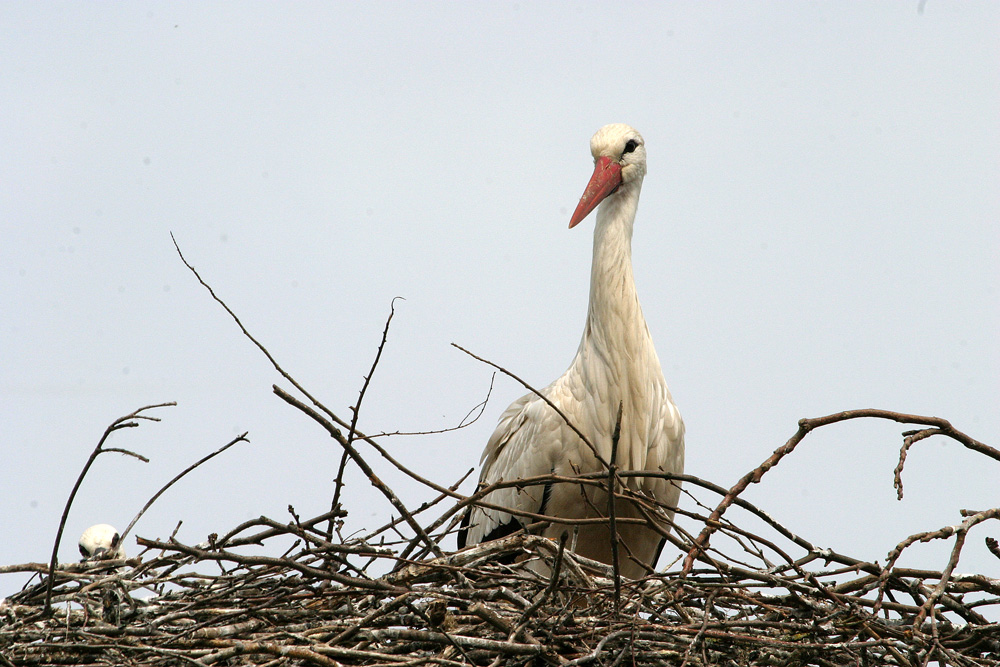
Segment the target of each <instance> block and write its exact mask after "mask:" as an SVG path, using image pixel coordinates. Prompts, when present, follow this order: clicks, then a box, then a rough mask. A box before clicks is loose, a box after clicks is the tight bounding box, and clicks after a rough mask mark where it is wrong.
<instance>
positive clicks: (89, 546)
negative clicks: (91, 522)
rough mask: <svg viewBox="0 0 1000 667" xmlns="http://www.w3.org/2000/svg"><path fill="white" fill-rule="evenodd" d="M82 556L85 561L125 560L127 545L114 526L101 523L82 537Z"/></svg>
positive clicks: (80, 543) (85, 532)
mask: <svg viewBox="0 0 1000 667" xmlns="http://www.w3.org/2000/svg"><path fill="white" fill-rule="evenodd" d="M79 546H80V555H81V556H83V560H110V559H115V558H125V545H123V544H122V543H121V535H119V534H118V531H117V530H115V527H114V526H111V525H108V524H106V523H99V524H97V525H96V526H91V527H90V528H88V529H87V530H85V531H83V535H81V536H80V542H79Z"/></svg>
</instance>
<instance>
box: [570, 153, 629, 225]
mask: <svg viewBox="0 0 1000 667" xmlns="http://www.w3.org/2000/svg"><path fill="white" fill-rule="evenodd" d="M621 184H622V166H621V165H620V164H618V163H617V162H612V161H611V158H609V157H600V158H597V163H596V165H595V166H594V175H593V176H591V177H590V183H587V189H586V190H584V191H583V196H582V197H580V203H579V204H577V206H576V211H574V212H573V217H572V218H570V220H569V228H570V229H573V228H574V227H576V226H577V225H578V224H579V223H580V221H581V220H583V219H584V218H586V217H587V215H589V214H590V212H591V211H593V210H594V209H595V208H597V205H598V204H600V203H601V201H602V200H603V199H604V198H605V197H607V196H608V195H609V194H611V193H612V192H614V191H615V189H616V188H617V187H618V186H619V185H621Z"/></svg>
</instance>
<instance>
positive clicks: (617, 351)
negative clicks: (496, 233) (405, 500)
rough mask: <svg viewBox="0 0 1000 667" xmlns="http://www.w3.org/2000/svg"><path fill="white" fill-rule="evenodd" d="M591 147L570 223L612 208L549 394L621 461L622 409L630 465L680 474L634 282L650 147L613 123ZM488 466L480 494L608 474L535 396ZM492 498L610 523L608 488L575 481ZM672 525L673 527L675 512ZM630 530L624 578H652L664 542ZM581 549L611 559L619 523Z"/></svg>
mask: <svg viewBox="0 0 1000 667" xmlns="http://www.w3.org/2000/svg"><path fill="white" fill-rule="evenodd" d="M590 151H591V153H593V155H594V162H595V169H594V174H593V176H592V177H591V179H590V183H589V184H588V185H587V189H586V190H585V191H584V193H583V197H581V199H580V204H579V205H578V206H577V208H576V211H575V212H574V213H573V217H572V218H571V219H570V222H569V226H570V228H572V227H574V226H576V224H577V223H579V222H580V221H581V220H583V219H584V218H585V217H587V215H588V214H589V213H590V212H591V211H592V210H594V208H595V207H597V206H598V204H600V208H598V209H597V224H596V226H595V228H594V258H593V265H592V267H591V275H590V307H589V308H588V311H587V322H586V325H585V326H584V329H583V338H582V340H581V341H580V347H579V349H578V350H577V352H576V357H575V358H574V359H573V363H571V364H570V366H569V369H568V370H567V371H566V372H565V373H564V374H563V375H562V377H560V378H559V379H558V380H556V381H555V382H553V383H552V384H550V385H549V386H547V387H546V388H545V389H543V390H542V391H541V393H542V394H544V395H545V397H546V398H548V399H549V400H550V401H551V402H552V403H553V404H554V405H556V406H558V407H559V409H560V410H561V411H562V412H563V413H564V414H565V415H566V417H568V418H569V420H570V421H571V422H572V423H573V424H574V425H575V426H576V427H577V428H578V429H579V430H580V431H581V432H582V433H583V434H584V435H586V436H587V439H588V440H589V441H590V443H591V444H592V445H593V446H594V447H595V448H596V449H597V451H598V452H599V453H600V455H601V457H602V458H603V459H604V461H610V460H611V442H612V433H613V431H614V428H615V421H616V417H617V414H618V407H619V404H621V406H622V418H621V434H620V438H619V443H618V454H617V461H616V463H617V465H618V469H619V470H647V471H663V472H669V473H680V472H682V471H683V469H684V423H683V421H682V420H681V416H680V413H679V412H678V410H677V406H675V405H674V402H673V399H672V398H671V396H670V390H669V389H667V383H666V382H665V381H664V379H663V372H662V370H661V369H660V361H659V359H658V358H657V356H656V350H655V349H654V348H653V340H652V338H651V337H650V335H649V329H648V327H647V326H646V320H645V319H644V318H643V316H642V309H641V308H640V307H639V298H638V296H637V294H636V289H635V281H634V279H633V276H632V225H633V222H634V221H635V212H636V209H637V207H638V205H639V191H640V189H641V188H642V179H643V177H644V176H645V175H646V146H645V143H644V142H643V140H642V136H641V135H640V134H639V133H638V132H636V131H635V130H634V129H632V128H631V127H629V126H628V125H624V124H613V125H606V126H604V127H602V128H601V129H600V130H598V131H597V133H596V134H595V135H594V136H593V138H592V139H591V140H590ZM481 463H482V466H483V469H482V473H481V474H480V477H479V484H480V488H482V487H483V486H487V485H489V484H493V483H495V482H497V481H500V480H508V481H509V480H514V479H519V478H526V477H532V476H535V475H545V474H548V473H555V474H557V475H566V476H573V475H577V474H581V473H592V472H606V468H605V467H604V466H603V465H602V464H601V463H600V462H599V461H598V460H597V459H596V458H595V457H594V455H593V453H592V451H591V450H590V448H589V447H588V446H587V445H586V444H585V443H584V442H583V441H582V440H581V439H580V437H579V436H578V435H577V434H576V433H574V432H573V430H572V429H571V428H570V427H569V426H567V424H566V422H565V421H564V420H563V419H562V418H561V417H560V416H559V415H558V414H557V413H556V412H555V411H554V410H553V409H552V408H551V407H549V405H547V404H546V402H545V401H543V400H542V399H540V398H539V397H538V396H536V395H535V394H527V395H525V396H522V397H521V398H519V399H518V400H516V401H514V403H512V404H511V406H510V407H509V408H507V410H506V411H505V412H504V413H503V415H502V416H501V417H500V423H499V425H498V426H497V428H496V431H494V432H493V435H492V436H491V437H490V439H489V442H488V443H487V444H486V449H485V450H484V451H483V456H482V459H481ZM624 482H625V484H627V485H628V486H629V487H630V488H631V489H633V490H634V491H638V492H641V493H644V494H646V495H648V496H651V497H652V498H654V499H656V500H657V501H659V502H661V503H664V504H666V505H667V506H668V507H671V508H672V507H676V505H677V500H678V498H679V496H680V487H679V485H678V484H677V483H675V482H669V481H666V480H663V479H657V478H644V477H631V478H625V480H624ZM584 488H586V489H587V490H586V497H584V491H583V489H584ZM484 501H485V502H487V503H490V504H494V505H498V506H501V507H508V508H511V509H517V510H520V511H526V512H533V513H537V514H546V515H549V516H555V517H563V518H567V519H582V518H594V517H603V516H604V515H605V509H606V508H607V494H606V493H603V492H601V491H598V490H597V489H595V488H594V487H592V486H590V487H582V486H581V485H578V484H567V483H562V484H556V485H546V486H530V487H525V488H523V489H517V488H507V489H500V490H497V491H494V492H492V493H490V494H489V495H487V496H486V497H485V498H484ZM615 513H616V516H618V517H639V516H640V513H639V511H638V510H637V509H636V507H635V506H634V505H632V504H631V503H628V502H618V503H616V512H615ZM672 514H673V512H672V511H671V512H670V513H669V515H670V516H668V517H666V520H669V518H672ZM661 522H662V523H661V525H666V521H665V520H663V517H661ZM523 525H524V519H521V518H518V517H516V516H513V515H511V514H508V513H506V512H502V511H497V510H490V509H484V508H480V507H473V508H471V509H470V511H468V512H467V513H466V515H465V517H464V520H463V522H462V529H461V531H460V532H459V535H458V545H459V548H462V547H464V546H466V545H467V544H478V543H480V542H485V541H488V540H491V539H497V538H499V537H502V536H504V535H508V534H510V533H513V532H515V531H517V530H519V529H520V528H522V527H523ZM567 530H568V531H569V534H570V535H573V534H574V533H573V530H574V529H573V527H572V526H570V525H568V524H559V523H552V524H549V526H548V527H547V528H545V529H544V531H542V533H541V534H542V535H544V536H546V537H552V538H557V537H558V536H559V535H560V534H561V533H562V532H563V531H567ZM618 534H619V537H620V540H621V543H622V546H621V548H620V551H619V553H620V556H619V561H620V571H621V574H622V575H623V576H627V577H630V578H633V579H635V578H639V577H642V576H645V575H646V574H647V573H648V571H649V570H648V569H647V567H648V568H652V567H653V566H655V565H656V561H657V559H658V558H659V555H660V550H661V549H662V548H663V543H664V540H663V538H662V536H661V535H660V534H659V533H657V532H656V531H654V530H652V529H650V528H649V527H647V526H640V525H638V524H627V523H625V524H618ZM570 544H571V545H572V542H570ZM575 550H576V552H577V553H578V554H580V555H581V556H585V557H587V558H591V559H594V560H598V561H601V562H604V563H608V564H610V563H611V561H612V557H611V553H612V552H611V540H610V531H609V528H608V524H606V523H605V524H591V525H588V526H581V527H580V528H579V532H578V533H577V534H576V540H575Z"/></svg>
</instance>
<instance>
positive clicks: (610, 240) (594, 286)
mask: <svg viewBox="0 0 1000 667" xmlns="http://www.w3.org/2000/svg"><path fill="white" fill-rule="evenodd" d="M641 188H642V181H639V182H634V183H629V184H626V185H623V186H622V187H621V188H620V189H619V191H618V192H616V193H614V194H613V195H611V196H609V197H608V198H607V199H605V200H604V201H603V202H602V203H601V205H600V207H599V208H598V209H597V224H596V226H595V228H594V259H593V264H592V265H591V269H590V307H589V309H588V311H587V325H586V328H585V329H584V332H583V341H582V342H581V346H582V345H586V344H588V343H589V344H591V345H593V346H597V347H600V348H603V349H604V350H605V351H609V352H616V351H620V352H624V353H625V354H630V353H631V352H633V351H634V350H635V347H634V346H635V345H637V344H641V342H640V341H644V340H648V338H649V331H648V330H647V328H646V321H645V319H643V317H642V309H641V308H640V307H639V298H638V295H637V293H636V290H635V279H634V278H633V275H632V225H633V223H634V221H635V213H636V209H637V208H638V206H639V190H640V189H641Z"/></svg>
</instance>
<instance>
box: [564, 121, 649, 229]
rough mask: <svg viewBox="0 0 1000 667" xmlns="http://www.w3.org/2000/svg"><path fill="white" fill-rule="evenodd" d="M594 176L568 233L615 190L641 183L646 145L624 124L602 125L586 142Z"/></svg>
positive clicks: (636, 133) (644, 173)
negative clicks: (592, 163)
mask: <svg viewBox="0 0 1000 667" xmlns="http://www.w3.org/2000/svg"><path fill="white" fill-rule="evenodd" d="M590 152H591V153H592V154H593V156H594V175H593V176H591V177H590V183H588V184H587V189H586V190H584V192H583V196H582V197H580V203H579V204H578V205H577V207H576V211H574V212H573V217H572V218H570V221H569V226H570V229H572V228H573V227H575V226H576V225H577V224H578V223H579V222H580V221H581V220H583V219H584V218H586V217H587V215H588V214H589V213H590V212H591V211H593V210H594V209H595V208H597V205H598V204H600V203H601V202H602V201H603V200H604V199H605V198H607V197H609V196H612V195H614V194H615V193H616V192H617V191H618V189H619V188H624V187H628V186H629V185H630V184H633V183H642V178H643V176H645V175H646V142H644V141H643V140H642V135H641V134H639V133H638V132H636V131H635V129H634V128H632V127H630V126H628V125H626V124H624V123H612V124H611V125H605V126H604V127H602V128H601V129H599V130H598V131H597V133H596V134H595V135H594V136H593V137H591V139H590Z"/></svg>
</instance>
